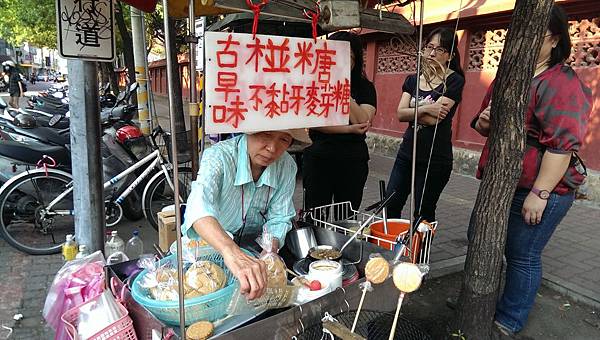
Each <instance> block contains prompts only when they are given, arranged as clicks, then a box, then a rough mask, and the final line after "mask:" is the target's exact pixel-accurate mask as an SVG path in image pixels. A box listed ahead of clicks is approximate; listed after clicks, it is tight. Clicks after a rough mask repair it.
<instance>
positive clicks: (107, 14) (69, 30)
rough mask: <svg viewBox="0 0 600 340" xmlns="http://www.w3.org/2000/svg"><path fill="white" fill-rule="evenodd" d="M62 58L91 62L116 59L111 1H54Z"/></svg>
mask: <svg viewBox="0 0 600 340" xmlns="http://www.w3.org/2000/svg"><path fill="white" fill-rule="evenodd" d="M56 13H57V14H56V16H57V17H56V20H57V28H58V30H57V31H58V51H59V54H60V56H61V57H63V58H71V59H83V60H91V61H112V60H113V59H114V58H115V32H114V8H113V0H57V1H56Z"/></svg>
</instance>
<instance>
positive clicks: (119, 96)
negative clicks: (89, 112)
mask: <svg viewBox="0 0 600 340" xmlns="http://www.w3.org/2000/svg"><path fill="white" fill-rule="evenodd" d="M126 95H127V93H125V91H121V93H119V95H118V96H117V103H116V105H119V103H120V102H121V101H123V99H125V96H126ZM116 105H115V106H116Z"/></svg>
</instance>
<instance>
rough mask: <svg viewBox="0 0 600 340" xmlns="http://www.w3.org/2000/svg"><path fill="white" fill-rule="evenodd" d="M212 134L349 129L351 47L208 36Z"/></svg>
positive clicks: (275, 38)
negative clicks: (326, 128) (330, 127)
mask: <svg viewBox="0 0 600 340" xmlns="http://www.w3.org/2000/svg"><path fill="white" fill-rule="evenodd" d="M205 39H206V40H205V43H206V132H207V133H229V132H251V131H260V130H279V129H288V128H304V127H317V126H334V125H345V124H348V119H349V113H350V45H349V43H348V42H345V41H331V40H316V41H315V40H313V39H301V38H290V37H280V36H267V35H256V38H255V39H253V38H252V35H251V34H239V33H223V32H206V38H205Z"/></svg>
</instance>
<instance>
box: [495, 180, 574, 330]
mask: <svg viewBox="0 0 600 340" xmlns="http://www.w3.org/2000/svg"><path fill="white" fill-rule="evenodd" d="M528 194H529V190H524V189H518V190H517V191H516V193H515V196H514V197H513V201H512V205H511V208H510V216H509V220H508V231H507V239H506V247H505V249H504V255H505V256H506V284H505V286H504V292H503V293H502V295H501V296H500V299H499V300H498V304H497V305H496V321H498V322H500V323H501V324H502V325H503V326H505V327H506V328H508V329H510V330H511V331H513V332H515V333H516V332H519V331H520V330H521V329H523V327H524V326H525V323H526V322H527V318H528V316H529V312H530V311H531V307H533V302H534V301H535V296H536V294H537V291H538V289H539V287H540V284H541V281H542V251H543V250H544V247H545V246H546V244H547V243H548V241H549V240H550V237H551V236H552V233H554V230H555V229H556V226H558V224H559V223H560V221H561V220H562V219H563V217H564V216H565V215H566V214H567V212H568V211H569V209H570V208H571V205H572V204H573V201H574V199H575V194H574V193H569V194H566V195H558V194H555V193H552V194H551V195H550V198H549V199H548V204H547V205H546V209H545V210H544V213H543V215H542V220H541V222H540V224H538V225H528V224H526V223H525V221H524V220H523V216H522V214H521V209H522V208H523V203H524V201H525V198H526V197H527V195H528Z"/></svg>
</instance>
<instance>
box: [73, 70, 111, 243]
mask: <svg viewBox="0 0 600 340" xmlns="http://www.w3.org/2000/svg"><path fill="white" fill-rule="evenodd" d="M67 63H68V64H67V67H68V69H69V75H70V76H69V98H70V102H69V108H70V112H71V117H70V129H71V159H72V162H71V164H72V165H73V167H72V174H73V188H74V190H73V201H74V207H73V209H74V210H75V237H76V239H77V242H78V243H79V244H85V245H86V246H87V247H88V249H90V250H91V251H92V252H94V251H97V250H103V249H104V224H105V221H104V219H105V217H104V192H103V176H102V157H101V154H100V139H101V134H100V105H99V102H98V66H97V63H96V62H95V61H83V60H68V62H67Z"/></svg>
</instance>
